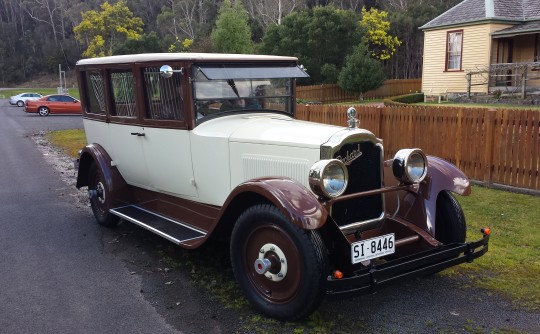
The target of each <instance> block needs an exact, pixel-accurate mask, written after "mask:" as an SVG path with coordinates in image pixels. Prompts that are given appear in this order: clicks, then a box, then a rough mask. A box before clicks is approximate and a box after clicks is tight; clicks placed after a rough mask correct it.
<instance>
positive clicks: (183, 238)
mask: <svg viewBox="0 0 540 334" xmlns="http://www.w3.org/2000/svg"><path fill="white" fill-rule="evenodd" d="M109 211H110V212H111V213H112V214H114V215H116V216H118V217H120V218H123V219H125V220H127V221H130V222H132V223H133V224H136V225H139V226H141V227H143V228H145V229H147V230H149V231H151V232H154V233H155V234H157V235H159V236H162V237H163V238H165V239H167V240H169V241H172V242H174V243H175V244H177V245H180V244H182V243H185V242H187V241H190V240H193V239H199V238H202V237H204V236H205V235H206V233H205V232H203V231H200V230H197V229H195V228H193V227H191V226H188V225H186V224H183V223H181V222H179V221H176V220H172V219H170V218H166V217H163V216H160V215H158V214H156V213H153V212H151V211H148V210H145V209H143V208H141V207H138V206H135V205H128V206H123V207H119V208H114V209H111V210H109Z"/></svg>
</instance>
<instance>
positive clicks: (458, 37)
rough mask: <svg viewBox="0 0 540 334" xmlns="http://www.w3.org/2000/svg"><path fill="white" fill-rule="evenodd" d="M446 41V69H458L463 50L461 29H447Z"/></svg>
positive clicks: (459, 68)
mask: <svg viewBox="0 0 540 334" xmlns="http://www.w3.org/2000/svg"><path fill="white" fill-rule="evenodd" d="M446 41H447V43H446V70H447V71H459V70H461V54H462V51H463V30H458V31H449V32H448V33H447V36H446Z"/></svg>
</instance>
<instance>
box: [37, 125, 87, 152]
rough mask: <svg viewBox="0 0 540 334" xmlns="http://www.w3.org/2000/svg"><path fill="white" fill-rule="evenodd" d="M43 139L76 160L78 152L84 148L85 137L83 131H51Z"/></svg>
mask: <svg viewBox="0 0 540 334" xmlns="http://www.w3.org/2000/svg"><path fill="white" fill-rule="evenodd" d="M45 137H46V138H47V140H49V141H50V142H51V143H52V144H53V145H54V146H56V147H59V148H61V149H62V150H63V151H64V152H65V153H66V154H67V155H69V156H70V157H72V158H78V157H79V150H81V149H82V148H83V147H84V146H86V135H85V133H84V130H83V129H73V130H59V131H52V132H49V133H47V134H46V136H45Z"/></svg>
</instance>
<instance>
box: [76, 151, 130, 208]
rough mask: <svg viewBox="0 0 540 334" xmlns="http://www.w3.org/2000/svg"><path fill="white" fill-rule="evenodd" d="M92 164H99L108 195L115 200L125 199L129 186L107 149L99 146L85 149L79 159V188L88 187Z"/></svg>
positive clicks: (77, 185)
mask: <svg viewBox="0 0 540 334" xmlns="http://www.w3.org/2000/svg"><path fill="white" fill-rule="evenodd" d="M92 162H95V163H96V164H98V166H99V168H100V169H101V171H102V173H103V177H104V179H105V186H106V187H107V189H108V193H109V194H110V196H111V197H112V198H113V199H114V200H118V199H120V198H123V197H125V195H126V194H127V193H128V192H127V191H126V189H127V187H128V185H127V183H126V182H125V181H124V178H123V177H122V175H120V172H119V171H118V169H117V168H116V167H115V166H112V159H111V157H110V156H109V154H108V153H107V151H105V149H104V148H103V147H102V146H100V145H98V144H90V145H87V146H85V147H84V149H83V150H82V152H81V155H80V157H79V170H78V173H77V184H76V187H77V188H81V187H85V186H88V174H89V172H90V166H91V165H92Z"/></svg>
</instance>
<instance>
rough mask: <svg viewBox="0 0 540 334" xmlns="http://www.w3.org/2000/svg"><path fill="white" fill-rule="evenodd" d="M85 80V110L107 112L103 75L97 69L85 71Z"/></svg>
mask: <svg viewBox="0 0 540 334" xmlns="http://www.w3.org/2000/svg"><path fill="white" fill-rule="evenodd" d="M83 75H84V82H85V90H86V91H85V96H86V101H85V106H84V108H85V111H86V112H87V113H89V114H101V115H104V114H105V93H104V90H103V77H102V75H101V73H100V72H99V71H97V70H89V71H85V72H84V74H83Z"/></svg>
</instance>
